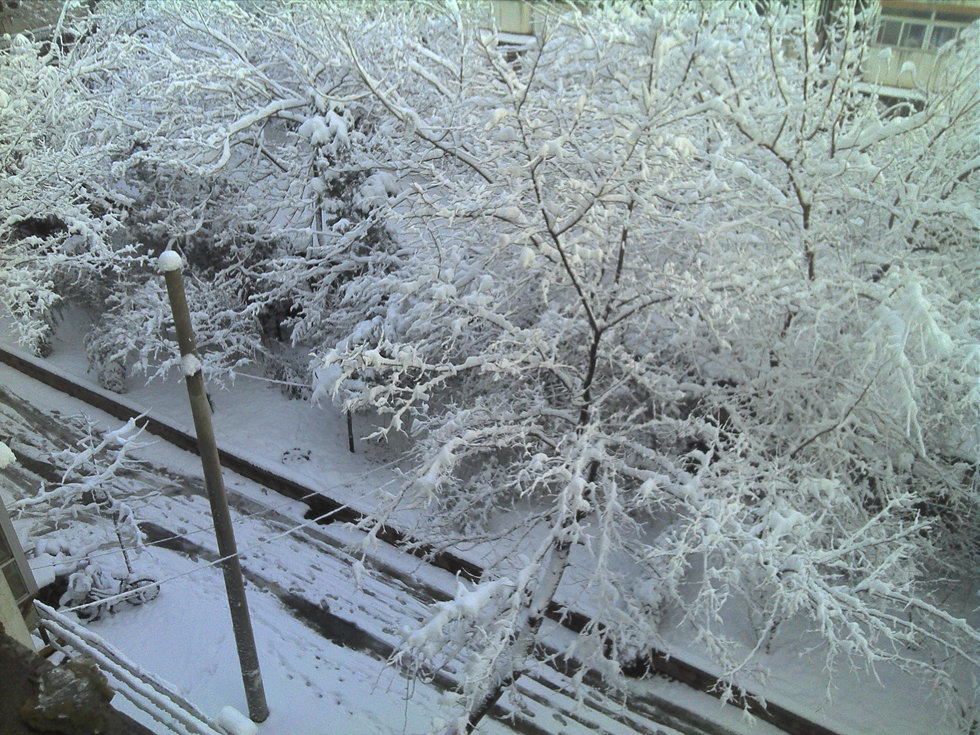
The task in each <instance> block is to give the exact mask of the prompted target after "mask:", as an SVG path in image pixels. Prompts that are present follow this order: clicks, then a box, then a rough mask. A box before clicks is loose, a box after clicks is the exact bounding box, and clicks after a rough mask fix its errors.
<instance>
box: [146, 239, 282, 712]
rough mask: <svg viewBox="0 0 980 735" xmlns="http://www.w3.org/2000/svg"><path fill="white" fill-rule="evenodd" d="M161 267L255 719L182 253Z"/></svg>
mask: <svg viewBox="0 0 980 735" xmlns="http://www.w3.org/2000/svg"><path fill="white" fill-rule="evenodd" d="M159 268H160V270H161V271H162V272H163V276H164V279H165V280H166V282H167V295H168V296H169V297H170V308H171V310H172V311H173V315H174V326H175V327H176V329H177V342H178V343H179V345H180V355H181V368H182V369H183V372H184V377H185V379H186V383H187V395H188V397H189V398H190V403H191V413H192V414H193V416H194V429H195V430H196V432H197V444H198V448H199V451H200V455H201V464H202V465H203V467H204V484H205V486H206V487H207V491H208V500H209V501H210V502H211V515H212V517H213V519H214V535H215V536H216V537H217V540H218V553H219V554H220V555H221V557H222V559H223V561H222V562H221V568H222V571H223V572H224V577H225V590H226V592H227V594H228V607H229V609H230V610H231V626H232V630H233V631H234V633H235V643H236V645H237V647H238V663H239V665H240V666H241V669H242V682H243V683H244V685H245V699H246V700H247V702H248V716H249V717H250V718H251V719H252V720H253V721H254V722H264V721H265V720H266V719H267V718H268V717H269V706H268V705H267V704H266V701H265V689H264V688H263V686H262V672H261V671H260V670H259V657H258V653H257V652H256V650H255V637H254V635H253V634H252V621H251V619H250V618H249V614H248V602H247V600H246V599H245V584H244V582H243V580H242V566H241V563H240V561H239V559H238V550H237V548H236V546H235V532H234V529H233V528H232V525H231V516H230V515H229V513H228V496H227V494H226V493H225V483H224V480H223V479H222V477H221V464H220V462H219V461H218V446H217V444H216V443H215V440H214V428H213V427H212V425H211V407H210V406H209V405H208V398H207V393H205V390H204V377H203V376H202V375H201V361H200V359H199V358H198V355H197V348H196V347H195V344H194V329H193V327H192V325H191V316H190V312H189V311H188V309H187V297H186V296H185V294H184V280H183V277H182V276H181V272H180V269H181V260H180V255H178V254H177V253H176V252H174V251H167V252H165V253H164V254H163V255H161V256H160V260H159Z"/></svg>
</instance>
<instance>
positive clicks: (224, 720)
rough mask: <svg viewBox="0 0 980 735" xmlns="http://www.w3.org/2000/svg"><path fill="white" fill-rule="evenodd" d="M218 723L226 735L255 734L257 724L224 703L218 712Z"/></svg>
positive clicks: (256, 732) (257, 728) (257, 729)
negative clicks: (226, 732) (225, 731)
mask: <svg viewBox="0 0 980 735" xmlns="http://www.w3.org/2000/svg"><path fill="white" fill-rule="evenodd" d="M218 724H219V725H221V727H222V728H224V729H225V730H227V731H228V735H257V734H258V732H259V726H258V725H256V724H255V723H254V722H252V721H251V720H250V719H248V717H246V716H245V715H243V714H242V713H241V712H239V711H238V710H237V709H235V708H234V707H232V706H231V705H225V706H224V707H222V708H221V711H220V712H219V713H218Z"/></svg>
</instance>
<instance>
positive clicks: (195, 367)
mask: <svg viewBox="0 0 980 735" xmlns="http://www.w3.org/2000/svg"><path fill="white" fill-rule="evenodd" d="M180 371H181V372H182V373H183V374H184V377H185V378H189V377H191V376H192V375H197V374H198V373H199V372H200V371H201V361H200V360H198V359H197V355H193V354H190V355H184V356H183V357H181V358H180Z"/></svg>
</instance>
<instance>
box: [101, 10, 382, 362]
mask: <svg viewBox="0 0 980 735" xmlns="http://www.w3.org/2000/svg"><path fill="white" fill-rule="evenodd" d="M329 10H330V9H329V8H326V7H318V6H316V5H309V6H303V5H295V6H284V5H269V4H266V3H233V2H217V3H184V2H160V3H152V4H148V5H146V6H145V7H144V8H143V9H142V10H141V12H140V13H138V14H134V13H133V12H132V6H131V4H128V3H120V4H116V5H114V6H108V7H107V8H106V9H105V10H104V11H103V12H104V13H105V14H106V16H107V17H109V18H113V19H116V22H115V24H114V26H113V27H115V26H121V28H122V30H124V31H128V35H127V40H126V44H125V45H126V46H127V49H126V53H127V54H128V58H130V60H131V63H130V64H129V66H128V67H127V68H126V70H125V71H124V72H123V73H122V74H121V75H114V76H107V77H106V78H105V79H104V80H102V86H103V88H104V89H105V91H106V93H108V94H111V95H114V97H115V99H117V100H119V103H120V104H121V105H123V106H124V107H125V108H126V113H125V115H123V114H121V113H120V111H119V110H118V109H116V110H115V112H114V114H113V115H111V116H110V117H109V118H107V119H106V124H108V125H110V126H113V127H115V128H118V127H119V120H120V118H121V119H122V121H123V125H122V127H121V129H120V131H119V132H120V133H121V134H122V135H125V136H127V137H128V138H129V139H130V140H132V145H131V147H130V148H129V150H128V151H127V152H126V153H125V154H124V155H122V156H119V157H118V158H117V160H116V161H115V163H114V169H113V171H114V175H115V176H116V177H117V178H119V179H120V180H122V181H123V182H124V185H125V187H126V188H127V190H130V191H131V195H132V197H133V200H134V201H133V205H132V207H131V210H130V211H131V216H130V221H129V232H130V233H131V236H132V237H133V238H134V239H136V240H137V241H139V242H140V243H141V244H142V247H143V248H145V249H147V250H149V251H152V252H154V253H156V252H159V251H162V250H163V249H164V248H165V247H166V246H167V245H168V244H169V245H172V246H173V247H175V248H176V249H178V250H179V251H180V252H182V253H183V255H184V257H185V259H186V261H187V265H188V272H189V274H190V275H191V279H192V282H193V280H194V279H197V280H198V281H199V282H200V283H201V286H202V288H201V289H200V290H199V292H194V291H193V290H192V292H191V293H190V299H191V303H192V308H196V309H198V310H199V312H200V315H199V316H200V317H201V318H200V320H199V321H198V320H196V321H195V323H198V324H200V325H201V326H200V327H199V328H200V329H201V330H202V334H201V335H199V343H200V344H201V348H202V353H203V356H204V359H205V363H206V366H207V367H208V368H209V375H210V376H211V377H212V378H214V377H218V378H220V377H222V375H225V376H229V375H232V374H233V373H234V371H235V370H236V369H238V368H239V367H241V365H242V364H243V363H244V362H260V363H262V362H265V363H274V364H275V363H279V365H280V368H279V369H281V367H282V365H281V360H280V359H279V358H280V357H281V356H280V355H279V354H278V353H279V352H280V350H279V343H280V342H282V343H288V342H289V341H293V342H297V343H301V344H307V343H311V342H316V341H322V339H323V338H324V335H326V334H331V335H333V332H332V331H331V330H332V329H333V321H334V320H333V318H332V314H331V311H332V308H333V304H334V303H335V301H336V300H337V298H338V292H339V291H341V290H342V288H343V286H344V283H345V282H347V281H349V279H350V277H351V276H352V275H353V274H356V273H358V272H361V271H363V270H364V269H366V268H367V267H368V264H369V263H373V264H378V263H380V262H381V260H382V253H383V252H384V251H385V250H386V248H388V247H389V244H390V241H391V239H390V235H389V234H388V232H387V231H386V229H385V226H384V223H383V222H381V221H379V219H378V217H377V215H376V211H375V210H376V204H375V200H376V199H377V198H378V197H380V198H381V199H385V198H386V196H387V193H388V192H387V190H386V188H385V186H386V180H385V179H384V177H383V176H381V175H380V174H379V173H377V172H376V171H375V170H374V166H375V165H376V163H375V159H373V158H372V156H371V151H370V150H369V149H370V147H371V141H370V136H371V124H370V118H369V115H368V110H366V109H365V108H364V106H363V105H361V104H359V102H358V100H357V99H356V97H351V98H350V99H344V94H345V93H346V91H347V90H348V89H349V86H350V85H349V84H347V82H346V81H345V80H346V78H347V77H348V76H349V73H348V71H347V70H346V69H345V67H344V63H343V61H344V60H343V58H342V57H341V56H340V55H339V54H338V53H337V51H336V49H334V48H332V47H331V45H330V43H331V40H330V35H329V34H328V33H327V29H328V28H329V26H330V23H331V22H332V21H333V20H334V19H335V18H334V17H333V16H332V15H331V14H330V12H329ZM117 36H118V34H113V35H112V36H106V37H104V38H103V39H101V40H102V42H103V43H104V44H105V45H106V47H107V48H113V47H115V46H117V45H118V43H119V42H118V38H117ZM127 94H128V95H129V98H130V99H131V102H129V103H128V104H127V101H126V97H125V96H126V95H127ZM156 290H157V289H155V288H153V287H142V288H137V289H135V290H133V291H120V292H119V293H118V295H119V297H120V298H121V301H120V302H119V303H118V304H117V305H114V306H113V308H112V309H110V310H109V311H108V312H107V313H106V315H105V317H104V319H103V324H102V325H101V326H100V328H98V329H97V330H96V333H95V335H94V338H93V340H92V342H90V350H91V351H92V352H93V353H94V354H115V355H128V356H129V357H130V359H132V357H133V356H136V355H140V354H141V352H142V351H143V348H142V347H141V343H144V342H145V340H143V339H142V336H137V335H133V334H132V333H131V332H130V331H129V330H128V329H127V328H126V327H127V325H128V323H129V322H131V321H132V320H133V319H134V317H135V318H145V315H146V314H149V315H154V314H157V313H158V312H157V304H156V301H157V299H156V296H155V293H156ZM134 293H135V294H142V296H141V297H140V298H141V299H142V301H141V302H140V303H139V304H134V296H133V294H134ZM137 315H139V316H137ZM137 363H138V364H140V365H142V364H144V363H145V360H137ZM293 371H294V372H296V371H298V372H300V373H305V372H306V365H305V364H304V365H298V366H294V367H293Z"/></svg>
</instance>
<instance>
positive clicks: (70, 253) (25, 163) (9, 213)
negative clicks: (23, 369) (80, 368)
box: [0, 19, 125, 353]
mask: <svg viewBox="0 0 980 735" xmlns="http://www.w3.org/2000/svg"><path fill="white" fill-rule="evenodd" d="M75 22H76V23H78V24H82V25H81V27H79V28H76V29H75V31H76V34H81V33H83V32H84V23H85V20H84V19H79V20H77V21H75ZM66 32H67V31H66ZM56 35H57V32H56ZM87 63H88V60H86V59H79V58H76V57H75V56H74V55H73V52H72V51H71V50H70V49H65V48H63V46H62V45H61V44H58V43H51V42H45V43H41V42H37V41H34V40H32V39H30V38H28V37H27V36H24V35H17V36H14V37H13V38H12V39H7V40H6V41H5V43H4V45H3V48H2V49H0V110H2V114H0V172H2V175H3V178H4V186H3V187H2V191H0V299H2V303H3V304H4V307H5V308H6V310H7V311H8V313H10V314H11V315H12V316H13V317H14V318H15V326H16V329H17V331H18V334H19V337H20V339H21V342H22V343H23V344H24V345H25V346H27V347H28V348H29V349H30V350H32V351H34V352H36V353H44V352H45V351H46V350H48V349H49V343H50V338H51V325H52V320H53V309H55V308H56V307H57V306H58V305H59V304H60V303H61V302H62V301H63V300H64V299H66V298H79V297H84V296H86V295H88V296H89V297H91V298H95V299H97V298H98V294H97V293H92V291H93V290H97V289H95V288H93V286H97V284H98V283H99V282H100V281H101V280H102V278H103V275H104V270H105V268H106V267H111V266H109V265H108V264H111V263H112V262H113V261H114V260H115V259H117V258H118V257H122V256H124V255H125V252H124V249H123V248H120V247H119V245H118V244H117V243H116V242H115V241H114V233H115V232H116V231H117V229H118V226H119V223H120V218H121V216H122V207H123V206H124V205H125V197H121V196H119V195H118V193H117V192H114V191H113V190H112V187H111V186H109V185H108V184H107V182H106V180H105V178H104V177H102V176H93V175H92V173H93V172H98V171H101V170H105V169H107V168H108V161H107V155H108V154H107V151H106V150H105V147H104V146H103V145H102V143H103V142H104V141H95V140H92V139H91V138H89V137H87V131H88V126H89V125H90V124H91V122H92V120H93V118H94V115H95V110H94V106H93V104H91V102H92V101H91V100H90V99H87V95H86V93H85V88H84V78H85V74H86V68H87Z"/></svg>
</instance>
